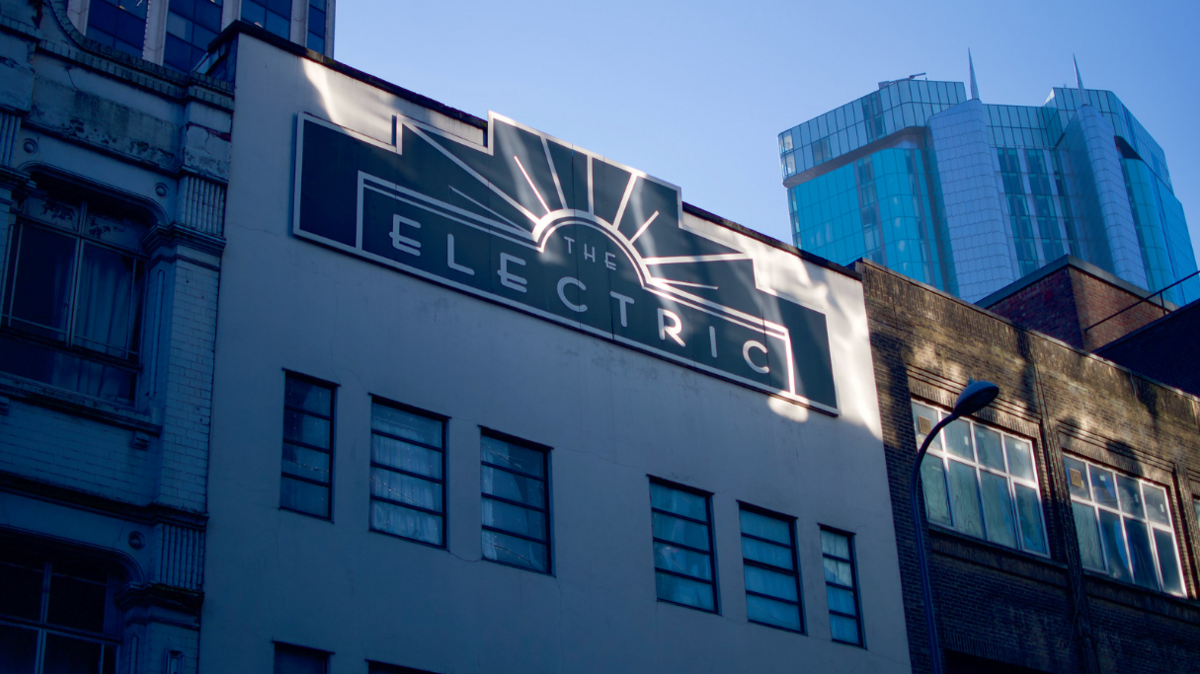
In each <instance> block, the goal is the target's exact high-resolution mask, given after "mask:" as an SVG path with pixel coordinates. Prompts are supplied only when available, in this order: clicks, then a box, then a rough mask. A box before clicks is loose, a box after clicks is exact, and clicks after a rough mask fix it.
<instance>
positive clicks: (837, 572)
mask: <svg viewBox="0 0 1200 674" xmlns="http://www.w3.org/2000/svg"><path fill="white" fill-rule="evenodd" d="M821 556H822V557H823V558H824V562H825V596H826V598H827V599H828V600H829V631H830V632H831V633H832V636H833V640H834V641H840V642H842V643H847V644H855V645H858V646H861V645H862V620H861V617H860V616H859V611H858V582H857V580H858V579H857V578H856V577H855V576H856V573H855V570H854V541H853V540H851V536H850V534H845V533H842V532H840V531H834V530H832V529H826V528H825V527H821Z"/></svg>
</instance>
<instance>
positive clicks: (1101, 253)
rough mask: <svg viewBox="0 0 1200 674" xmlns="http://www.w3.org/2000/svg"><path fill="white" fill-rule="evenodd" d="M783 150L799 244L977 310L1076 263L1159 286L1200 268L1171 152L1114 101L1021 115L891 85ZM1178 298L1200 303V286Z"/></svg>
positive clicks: (793, 137) (1063, 97) (962, 92)
mask: <svg viewBox="0 0 1200 674" xmlns="http://www.w3.org/2000/svg"><path fill="white" fill-rule="evenodd" d="M1085 98H1086V107H1085V108H1084V109H1085V112H1081V107H1084V105H1083V104H1084V103H1085V101H1084V99H1085ZM1084 127H1086V128H1084ZM1097 129H1099V131H1097ZM1099 136H1104V137H1111V138H1112V139H1113V140H1111V141H1105V142H1100V141H1098V140H1097V139H1098V138H1099ZM1114 145H1115V148H1116V150H1115V151H1114V150H1113V147H1114ZM964 148H965V149H964ZM779 151H780V164H781V168H782V171H783V177H784V186H785V187H786V188H787V191H788V202H789V209H790V212H791V218H792V232H793V238H794V241H795V244H796V246H798V247H800V248H803V249H805V250H810V251H812V252H814V253H816V254H818V255H822V256H824V257H827V258H829V259H831V260H834V261H836V262H840V263H849V262H851V261H853V260H855V259H857V258H860V257H862V258H867V259H871V260H874V261H876V262H879V263H881V264H884V265H886V266H887V267H889V268H891V269H895V270H896V271H899V272H901V273H904V274H906V275H909V276H911V277H913V278H915V279H918V280H920V281H923V282H926V283H930V284H932V285H934V286H936V287H938V288H941V289H943V290H946V291H947V292H951V293H954V294H957V295H961V296H963V297H965V298H966V299H969V300H975V299H979V298H981V297H983V296H985V295H986V294H988V293H990V292H993V291H995V290H998V289H999V288H1001V287H1003V286H1004V285H1007V284H1008V283H1010V282H1012V281H1015V280H1016V279H1018V278H1020V277H1022V276H1024V275H1026V274H1029V273H1031V272H1033V271H1035V270H1036V269H1038V268H1039V267H1041V266H1042V265H1045V264H1047V263H1049V262H1051V261H1053V260H1055V259H1057V258H1059V257H1061V256H1062V255H1065V254H1070V255H1074V256H1076V257H1079V258H1081V259H1084V260H1087V261H1089V262H1092V263H1094V264H1097V265H1098V266H1100V267H1102V268H1105V269H1107V270H1108V271H1110V272H1112V273H1114V274H1117V275H1118V276H1121V277H1122V278H1125V279H1126V280H1129V281H1130V282H1133V283H1135V284H1136V285H1142V286H1147V287H1149V288H1150V289H1151V290H1159V289H1162V288H1164V287H1165V286H1168V285H1170V284H1172V283H1174V282H1175V281H1177V280H1178V279H1180V278H1183V277H1185V276H1187V275H1188V274H1190V273H1192V272H1194V271H1195V270H1196V261H1195V255H1194V253H1193V249H1192V245H1191V240H1190V237H1189V235H1188V231H1187V222H1186V220H1185V219H1184V216H1183V209H1182V207H1181V206H1180V204H1179V201H1178V200H1177V199H1176V198H1175V196H1174V193H1173V191H1172V187H1171V179H1170V173H1169V171H1168V169H1167V163H1166V158H1165V155H1164V154H1163V151H1162V148H1161V147H1160V146H1159V145H1158V143H1156V142H1155V141H1154V139H1153V138H1152V137H1151V136H1150V134H1149V133H1147V132H1146V130H1145V128H1144V127H1142V125H1141V124H1140V123H1139V122H1138V121H1137V119H1136V118H1135V117H1134V116H1133V114H1132V113H1131V112H1130V111H1129V109H1128V108H1127V107H1126V106H1125V105H1124V104H1123V103H1121V101H1120V99H1118V98H1117V96H1116V95H1114V94H1113V93H1112V92H1108V91H1096V90H1085V91H1084V92H1083V94H1082V95H1081V94H1080V91H1079V90H1077V89H1066V88H1054V89H1053V90H1052V91H1051V93H1050V95H1049V96H1048V97H1047V99H1046V101H1045V103H1044V104H1043V105H1041V106H1014V105H991V104H981V103H980V102H978V101H968V99H967V96H966V89H965V87H964V85H963V84H962V83H959V82H932V81H924V80H904V81H900V82H890V83H884V84H881V86H880V89H879V91H876V92H874V93H871V94H869V95H867V96H864V97H862V98H860V99H858V100H856V101H853V102H851V103H848V104H846V105H843V106H841V107H840V108H837V109H835V110H832V111H830V112H828V113H825V114H824V115H821V116H819V117H816V118H814V119H812V120H809V121H807V122H805V123H803V124H800V125H797V126H795V127H793V128H791V129H788V130H787V131H784V132H783V133H781V134H779ZM939 153H941V154H940V155H939ZM972 161H973V162H974V164H973V165H972V164H971V162H972ZM1122 187H1123V188H1124V189H1121V188H1122ZM1122 237H1123V238H1122ZM1135 242H1136V243H1135ZM1135 245H1136V247H1137V248H1138V249H1139V250H1138V251H1133V252H1132V254H1130V253H1129V252H1130V251H1132V248H1133V247H1134V246H1135ZM1122 246H1125V248H1122ZM1139 253H1140V255H1139ZM998 257H999V258H1002V259H1001V260H1000V261H997V258H998ZM1005 260H1006V261H1005ZM985 266H986V267H987V269H984V268H983V267H985ZM960 282H961V283H960ZM1165 296H1166V298H1167V299H1168V300H1171V301H1173V302H1175V303H1176V304H1184V303H1186V302H1188V301H1191V300H1194V299H1197V298H1200V279H1192V280H1190V281H1187V282H1185V283H1183V284H1182V285H1180V286H1176V287H1175V288H1173V289H1171V290H1168V291H1167V292H1166V293H1165Z"/></svg>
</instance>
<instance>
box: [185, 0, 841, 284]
mask: <svg viewBox="0 0 1200 674" xmlns="http://www.w3.org/2000/svg"><path fill="white" fill-rule="evenodd" d="M242 33H245V34H246V35H249V36H251V37H253V38H255V39H257V40H261V41H262V42H266V43H267V44H270V45H271V46H273V47H277V48H279V49H282V50H283V51H286V52H288V53H291V54H295V55H296V56H300V57H303V58H306V59H309V60H310V61H316V62H318V63H320V64H321V65H323V66H325V67H327V68H329V69H330V70H335V71H337V72H339V73H341V74H343V75H345V76H347V77H350V78H352V79H356V80H358V81H360V82H363V83H365V84H369V85H371V86H373V87H376V88H378V89H382V90H384V91H386V92H388V93H391V94H394V95H396V96H398V97H400V98H403V99H404V100H407V101H410V102H412V103H416V104H417V105H420V106H422V107H425V108H429V109H431V110H434V111H435V112H438V113H441V114H443V115H446V116H447V117H450V118H452V119H456V120H458V121H460V122H463V123H465V124H469V125H471V126H474V127H476V128H478V129H481V130H483V131H485V132H486V131H487V128H488V123H487V120H485V119H480V118H479V117H476V116H475V115H472V114H470V113H467V112H463V111H462V110H459V109H457V108H452V107H450V106H448V105H446V104H444V103H440V102H438V101H435V100H433V99H432V98H429V97H427V96H422V95H421V94H418V93H416V92H413V91H409V90H408V89H405V88H404V87H401V86H397V85H395V84H392V83H391V82H388V81H387V80H383V79H380V78H378V77H375V76H374V75H370V74H367V73H364V72H363V71H361V70H359V69H357V68H351V67H350V66H348V65H346V64H344V63H341V62H339V61H335V60H333V59H331V58H329V57H328V56H325V55H323V54H320V53H318V52H315V51H313V50H311V49H306V48H305V47H302V46H300V45H298V44H296V43H295V42H292V41H290V40H285V39H283V38H281V37H279V36H278V35H275V34H274V33H270V32H268V31H267V30H266V29H265V28H260V27H258V26H256V25H254V24H252V23H248V22H246V21H244V20H242V19H238V20H237V21H234V22H233V23H231V24H229V25H228V26H226V27H225V30H223V31H221V32H220V34H218V35H217V37H215V38H214V39H213V41H212V42H211V43H210V44H209V45H208V50H209V51H210V52H211V51H213V50H215V49H217V48H218V47H220V46H222V45H224V44H226V43H228V42H230V41H232V40H233V38H234V37H235V36H237V35H239V34H242ZM484 138H485V139H486V138H487V135H486V133H485V134H484ZM683 212H684V213H690V214H691V215H694V216H696V217H698V218H703V219H705V220H708V221H710V222H713V223H715V224H717V225H720V226H721V227H724V228H726V229H731V230H733V231H735V232H738V233H739V234H742V235H744V236H747V237H749V238H751V239H754V240H755V241H758V242H760V243H765V244H767V245H768V246H771V247H773V248H778V249H779V250H782V251H786V252H788V253H791V254H793V255H795V256H797V257H799V258H800V259H801V260H804V261H805V262H809V263H811V264H814V265H816V266H818V267H822V268H825V269H828V270H830V271H833V272H837V273H839V274H842V275H844V276H848V277H850V278H852V279H854V280H856V281H861V280H862V276H861V275H860V274H859V273H858V272H856V271H854V270H853V269H850V268H848V267H843V266H842V265H840V264H837V263H835V262H831V261H830V260H826V259H825V258H823V257H819V256H817V255H814V254H812V253H810V252H808V251H805V250H800V249H799V248H796V247H795V246H791V245H789V244H786V243H784V242H782V241H779V240H777V239H773V238H771V237H769V236H767V235H766V234H763V233H762V232H756V231H754V230H753V229H749V228H747V227H744V226H742V225H739V224H737V223H736V222H733V221H731V220H726V219H725V218H722V217H721V216H719V215H716V214H713V213H710V212H708V211H706V210H704V209H703V208H700V207H699V206H693V205H692V204H689V203H687V202H686V201H685V202H683Z"/></svg>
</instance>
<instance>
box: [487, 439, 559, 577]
mask: <svg viewBox="0 0 1200 674" xmlns="http://www.w3.org/2000/svg"><path fill="white" fill-rule="evenodd" d="M479 447H480V462H481V464H482V465H481V466H480V486H481V488H482V491H483V502H482V505H483V556H484V558H486V559H490V560H492V561H493V562H500V563H501V564H509V565H512V566H519V567H521V568H525V569H532V570H534V571H540V572H542V573H550V493H549V491H550V490H549V483H548V478H549V475H548V473H549V471H548V470H547V468H548V467H547V461H546V459H547V451H546V450H545V449H544V448H535V447H532V446H529V445H526V444H517V442H516V441H511V440H508V439H505V438H500V437H497V436H495V435H489V434H486V433H485V434H484V435H483V436H482V438H480V445H479Z"/></svg>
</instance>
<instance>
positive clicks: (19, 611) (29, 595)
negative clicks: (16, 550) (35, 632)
mask: <svg viewBox="0 0 1200 674" xmlns="http://www.w3.org/2000/svg"><path fill="white" fill-rule="evenodd" d="M42 576H43V572H42V569H40V568H37V569H34V568H29V567H25V566H12V565H9V564H0V588H3V591H0V615H6V616H14V617H17V618H24V619H26V620H38V619H39V618H40V617H41V613H42ZM2 671H6V670H4V669H0V672H2Z"/></svg>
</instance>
